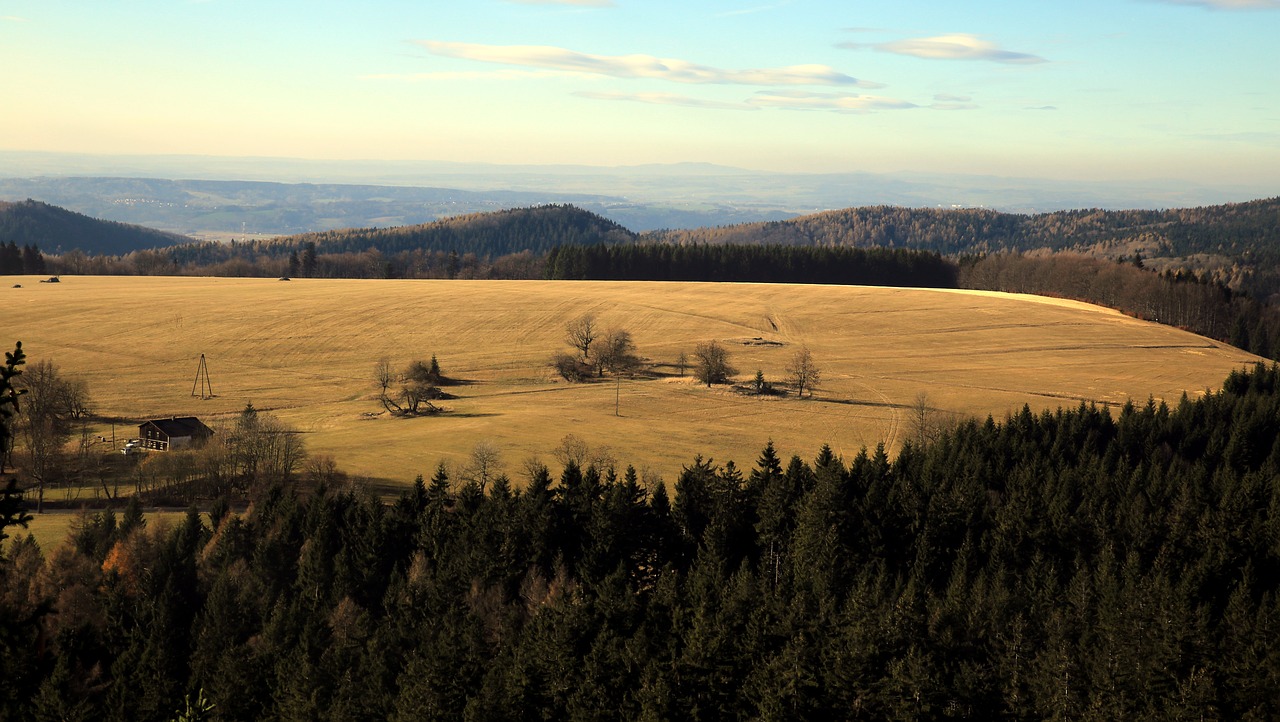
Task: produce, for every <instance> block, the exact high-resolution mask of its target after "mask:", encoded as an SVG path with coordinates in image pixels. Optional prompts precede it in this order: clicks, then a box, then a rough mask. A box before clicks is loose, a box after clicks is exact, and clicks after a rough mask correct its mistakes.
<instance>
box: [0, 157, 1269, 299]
mask: <svg viewBox="0 0 1280 722" xmlns="http://www.w3.org/2000/svg"><path fill="white" fill-rule="evenodd" d="M102 183H105V181H102ZM114 183H115V184H116V185H115V188H116V190H117V191H118V192H120V193H127V192H129V191H130V190H131V189H133V190H137V191H147V192H148V193H152V194H153V197H154V196H156V195H157V191H158V190H167V191H169V192H171V193H173V194H175V195H172V196H163V195H161V196H159V198H160V200H156V201H155V202H156V203H171V204H178V203H179V202H180V200H181V197H183V196H185V195H188V194H193V193H197V192H198V191H200V190H201V189H205V191H206V193H210V192H212V190H210V189H211V188H212V189H214V190H217V191H218V192H220V193H223V194H224V195H223V196H222V197H226V196H225V194H226V193H227V192H228V190H229V188H228V187H227V186H226V185H218V184H214V185H213V186H207V185H206V183H207V182H196V181H184V182H176V181H169V182H163V183H160V184H158V185H157V184H155V183H154V182H151V181H142V180H132V181H131V180H116V181H114ZM238 186H239V187H242V188H248V189H249V190H248V191H247V192H250V193H253V194H256V195H257V196H258V197H261V196H262V195H263V194H264V193H275V194H279V195H278V199H277V201H275V205H274V206H273V208H272V210H270V211H267V210H261V211H260V213H263V214H266V213H271V214H275V215H277V216H279V217H282V218H283V217H287V216H288V214H289V213H291V212H294V211H292V210H291V208H292V206H290V205H289V198H290V197H291V196H290V195H289V194H290V193H293V192H300V193H304V195H305V196H306V197H307V198H314V197H315V196H316V195H317V194H321V193H324V192H326V191H327V192H329V193H332V194H336V193H339V192H340V191H342V190H344V189H349V188H352V187H351V186H332V187H329V186H305V187H303V186H290V185H282V184H254V183H241V184H238ZM255 186H263V187H264V188H256V187H255ZM100 187H101V186H100ZM368 188H375V187H368ZM299 189H303V190H299ZM381 190H382V191H383V192H384V194H385V195H384V196H383V199H382V201H372V200H366V201H363V202H364V203H366V204H372V205H377V203H378V202H385V203H392V202H393V201H394V199H395V197H396V193H397V192H398V191H402V190H404V189H393V188H392V189H381ZM426 190H427V189H416V190H415V192H425V191H426ZM437 190H438V189H437ZM439 193H441V195H440V196H439V199H440V201H441V202H445V199H447V198H449V197H451V196H449V195H448V194H449V193H452V192H451V191H439ZM513 199H514V197H513ZM353 202H354V201H353ZM219 208H220V209H221V210H222V212H227V213H231V212H233V211H234V210H235V209H237V208H240V209H242V206H236V205H234V204H232V205H229V206H219ZM332 218H334V219H335V221H336V220H339V219H340V217H339V216H332ZM383 218H384V220H386V221H388V222H387V223H386V224H385V225H383V224H376V225H369V226H366V227H355V228H342V229H336V230H328V231H321V232H314V233H307V234H291V235H288V236H282V237H278V238H275V239H274V240H271V241H255V242H244V241H242V242H241V243H240V244H239V245H238V248H239V249H241V251H240V252H252V253H261V254H266V255H269V256H279V255H287V254H288V253H289V252H290V251H292V250H298V249H300V248H302V247H303V245H304V244H312V245H313V246H314V250H315V251H316V252H319V253H353V252H362V251H365V250H368V249H377V250H378V251H380V252H381V253H384V254H394V253H400V252H404V251H414V250H422V251H429V252H446V253H447V252H456V253H459V254H465V253H472V254H476V255H477V256H480V257H496V256H501V255H505V254H511V253H518V252H522V251H529V252H532V253H535V254H542V253H545V252H546V251H547V250H549V249H550V248H552V247H554V246H556V245H562V244H582V245H591V244H596V243H628V242H641V243H655V242H666V243H673V244H677V245H685V244H691V243H707V244H723V243H735V244H756V245H759V244H779V245H818V246H849V247H873V246H883V247H890V248H915V249H922V250H930V251H936V252H938V253H942V254H944V255H963V254H974V253H986V252H993V251H1029V250H1036V249H1047V250H1052V251H1062V250H1070V251H1077V252H1083V253H1090V254H1093V255H1099V256H1103V257H1109V258H1129V257H1133V258H1134V259H1135V260H1136V259H1137V258H1139V257H1141V258H1143V259H1145V260H1144V262H1145V263H1149V264H1154V267H1155V268H1156V269H1157V270H1158V269H1161V268H1164V267H1170V268H1174V267H1177V268H1183V269H1189V270H1195V271H1202V270H1203V271H1211V272H1213V273H1214V274H1215V277H1216V278H1218V279H1219V280H1223V281H1224V282H1227V283H1229V284H1230V285H1231V286H1232V287H1233V288H1239V289H1241V290H1248V291H1249V292H1251V293H1253V294H1255V295H1258V296H1259V297H1263V298H1265V297H1268V296H1270V295H1272V294H1275V293H1280V198H1271V199H1265V200H1257V201H1249V202H1245V203H1233V204H1224V205H1218V206H1204V207H1198V208H1186V209H1174V210H1126V211H1106V210H1076V211H1058V212H1053V213H1044V214H1035V215H1026V214H1014V213H1000V212H996V211H992V210H988V209H947V210H939V209H929V208H923V209H922V208H903V207H895V206H873V207H860V208H846V209H842V210H837V211H827V212H822V213H816V214H811V215H806V216H801V217H797V218H792V219H787V220H780V221H767V222H754V223H745V224H736V225H730V226H722V227H703V228H694V229H685V230H670V231H656V232H649V233H643V234H638V233H636V232H635V231H634V229H629V228H627V227H626V226H625V224H621V223H618V222H616V221H614V220H612V219H610V218H607V217H605V216H604V215H603V214H599V213H596V212H593V211H591V210H588V209H585V208H579V207H576V206H573V205H567V204H565V205H560V204H557V205H544V206H535V207H529V208H522V209H504V210H502V211H496V212H487V213H467V214H459V215H455V216H451V217H448V218H445V219H442V220H435V221H428V222H418V223H407V224H405V223H399V222H398V221H400V220H402V217H401V216H394V217H387V216H384V217H383ZM190 240H191V239H189V238H186V237H183V236H180V235H177V234H172V233H165V232H161V231H157V230H152V229H150V228H144V227H140V226H136V225H127V224H123V223H117V222H109V221H101V220H96V219H93V218H90V217H88V216H85V215H82V214H79V213H74V212H71V211H68V210H65V209H62V208H58V207H56V206H52V205H48V204H46V203H42V202H39V201H24V202H20V203H3V204H0V243H7V242H9V241H13V242H15V243H16V244H17V245H19V246H21V245H27V244H33V245H39V247H40V248H41V249H42V250H43V251H45V252H47V253H59V252H62V251H68V250H71V249H73V248H76V249H80V250H82V251H84V252H86V253H90V254H122V253H127V252H129V251H132V250H139V249H144V248H168V247H171V246H175V245H177V244H181V243H187V242H189V241H190ZM177 255H178V256H181V258H180V259H179V260H183V261H198V262H200V263H206V262H216V261H217V260H218V259H219V258H220V257H226V256H229V255H231V252H230V251H229V250H227V249H221V247H220V245H219V244H217V243H212V244H211V243H205V244H199V246H198V248H197V247H192V248H187V249H184V250H182V251H180V252H178V254H177Z"/></svg>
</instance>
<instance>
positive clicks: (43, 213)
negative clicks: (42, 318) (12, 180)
mask: <svg viewBox="0 0 1280 722" xmlns="http://www.w3.org/2000/svg"><path fill="white" fill-rule="evenodd" d="M190 240H191V239H190V238H187V237H186V236H180V235H178V234H176V233H165V232H163V231H157V230H154V229H151V228H143V227H142V226H133V225H129V224H127V223H116V222H115V221H102V220H98V219H97V218H90V217H89V216H85V215H81V214H79V213H75V212H72V211H69V210H66V209H65V208H59V207H58V206H51V205H49V204H48V203H41V202H40V201H33V200H26V201H21V202H18V203H6V202H3V201H0V243H5V244H7V243H14V244H16V245H18V246H27V245H30V246H38V247H39V248H40V249H41V250H43V251H44V252H46V253H58V254H61V253H66V252H67V251H71V250H79V251H82V252H84V253H88V254H93V255H121V254H125V253H129V252H130V251H136V250H141V249H144V248H164V247H167V246H174V245H177V244H179V243H187V242H190Z"/></svg>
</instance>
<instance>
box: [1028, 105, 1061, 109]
mask: <svg viewBox="0 0 1280 722" xmlns="http://www.w3.org/2000/svg"><path fill="white" fill-rule="evenodd" d="M1057 109H1058V106H1056V105H1032V106H1029V107H1026V108H1023V110H1057Z"/></svg>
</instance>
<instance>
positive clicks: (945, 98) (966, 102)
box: [929, 93, 978, 110]
mask: <svg viewBox="0 0 1280 722" xmlns="http://www.w3.org/2000/svg"><path fill="white" fill-rule="evenodd" d="M933 101H934V102H933V105H930V106H929V108H931V109H933V110H975V109H977V107H978V106H977V104H975V103H974V102H973V98H970V97H969V96H967V95H951V94H950V93H938V94H937V95H935V96H933Z"/></svg>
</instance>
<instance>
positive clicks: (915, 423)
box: [910, 391, 957, 447]
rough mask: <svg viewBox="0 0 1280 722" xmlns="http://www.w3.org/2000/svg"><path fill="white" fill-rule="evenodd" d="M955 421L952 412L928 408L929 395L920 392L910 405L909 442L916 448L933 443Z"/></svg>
mask: <svg viewBox="0 0 1280 722" xmlns="http://www.w3.org/2000/svg"><path fill="white" fill-rule="evenodd" d="M956 419H957V417H956V415H955V414H954V413H953V412H950V411H945V410H942V409H937V408H934V407H932V406H930V405H929V395H928V394H927V393H925V392H923V391H921V392H920V393H918V394H916V398H915V400H914V401H913V402H912V403H911V419H910V420H911V434H912V436H911V440H912V442H913V443H915V445H916V446H917V447H919V446H924V445H925V444H928V443H930V442H932V441H935V440H937V438H938V437H939V436H941V435H942V434H943V433H944V432H946V431H947V429H949V428H951V427H952V426H953V425H954V424H955V423H956Z"/></svg>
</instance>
